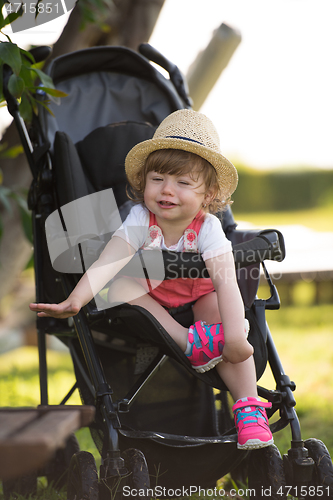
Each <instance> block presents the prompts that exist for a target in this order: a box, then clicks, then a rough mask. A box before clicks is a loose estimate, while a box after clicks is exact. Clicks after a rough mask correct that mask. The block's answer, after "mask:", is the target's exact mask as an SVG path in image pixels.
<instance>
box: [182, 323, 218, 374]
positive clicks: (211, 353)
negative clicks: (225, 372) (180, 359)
mask: <svg viewBox="0 0 333 500" xmlns="http://www.w3.org/2000/svg"><path fill="white" fill-rule="evenodd" d="M223 346H224V333H223V327H222V324H221V323H217V324H215V325H206V324H205V323H204V322H203V321H196V322H195V323H194V325H192V326H190V328H189V331H188V345H187V349H186V352H185V354H186V356H187V358H188V359H189V361H190V362H191V364H192V368H194V370H196V371H197V372H199V373H204V372H207V371H208V370H211V369H212V368H214V366H215V365H217V364H218V363H219V362H220V361H222V350H223Z"/></svg>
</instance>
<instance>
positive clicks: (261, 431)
mask: <svg viewBox="0 0 333 500" xmlns="http://www.w3.org/2000/svg"><path fill="white" fill-rule="evenodd" d="M193 312H194V315H195V320H196V319H199V318H201V319H202V320H204V321H206V323H207V324H211V323H212V322H213V321H214V323H215V322H216V323H219V322H220V321H221V318H220V315H219V310H218V304H217V295H216V293H215V292H212V293H210V294H207V295H205V296H204V297H201V298H200V299H199V300H198V301H197V302H196V304H195V305H194V306H193ZM216 370H217V372H218V374H219V375H220V377H221V379H222V380H223V382H224V383H225V384H226V386H227V387H228V389H229V391H230V393H231V395H232V397H233V398H234V400H235V401H236V403H235V404H234V405H233V407H232V410H233V413H234V415H235V425H236V428H237V433H238V443H237V447H238V448H240V449H255V448H262V447H265V446H269V445H270V444H273V442H274V440H273V436H272V433H271V431H270V428H269V423H268V419H267V415H266V410H265V408H267V407H270V403H262V402H261V401H260V400H259V398H258V392H257V376H256V370H255V364H254V358H253V356H251V357H250V358H248V359H247V360H245V361H243V362H242V363H235V364H232V363H226V362H224V361H222V362H221V363H218V364H217V365H216Z"/></svg>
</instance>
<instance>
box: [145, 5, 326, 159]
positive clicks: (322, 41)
mask: <svg viewBox="0 0 333 500" xmlns="http://www.w3.org/2000/svg"><path fill="white" fill-rule="evenodd" d="M332 18H333V3H332V2H331V1H330V0H319V1H314V0H304V1H299V0H278V1H275V0H270V1H267V0H252V1H251V2H249V1H248V0H224V1H221V0H208V2H205V8H203V2H202V0H182V1H181V2H178V1H177V0H167V1H166V3H165V6H164V8H163V11H162V14H161V16H160V18H159V21H158V23H157V24H156V26H155V30H154V33H153V36H152V38H151V40H150V41H151V43H152V45H154V46H156V48H157V49H159V50H160V51H161V52H162V53H164V55H165V56H166V57H168V58H169V59H171V60H172V61H174V62H175V63H176V64H177V65H178V66H179V68H180V69H181V70H182V71H183V72H184V73H186V71H187V69H188V67H189V65H190V63H191V62H192V61H193V60H194V59H195V56H196V54H197V53H198V51H199V50H202V49H203V48H204V47H205V46H206V45H207V43H208V41H209V40H210V37H211V34H212V32H213V30H214V29H216V28H217V27H218V26H219V25H220V24H221V23H222V22H224V23H226V24H228V25H230V26H231V27H234V28H236V29H237V30H239V31H240V33H241V35H242V41H241V43H240V45H239V46H238V48H237V49H236V52H235V53H234V55H233V57H232V59H231V61H230V63H229V65H228V67H227V69H226V70H225V71H224V72H223V74H222V75H221V77H220V79H219V81H218V82H217V84H216V85H215V87H214V89H213V90H212V92H211V93H210V95H209V97H208V99H207V101H206V102H205V104H204V105H203V107H202V108H201V111H202V112H204V113H205V114H207V115H208V116H209V117H210V118H211V119H212V120H213V122H214V123H215V124H216V126H217V127H218V130H219V133H220V137H221V146H222V151H223V152H224V153H225V155H226V156H227V157H229V158H230V159H231V160H234V161H241V162H244V163H246V164H249V165H251V166H253V167H271V166H282V165H286V166H290V165H311V166H320V167H331V168H332V167H333V148H332V145H331V144H332V132H333V127H332V115H333V97H332V92H333V70H332V62H331V61H332V53H333V31H332V29H331V21H332Z"/></svg>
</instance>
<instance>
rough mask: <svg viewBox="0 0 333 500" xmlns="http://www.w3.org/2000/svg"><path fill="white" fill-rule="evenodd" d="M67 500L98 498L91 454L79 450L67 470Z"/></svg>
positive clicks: (93, 460) (95, 471) (96, 476)
mask: <svg viewBox="0 0 333 500" xmlns="http://www.w3.org/2000/svg"><path fill="white" fill-rule="evenodd" d="M67 500H98V474H97V468H96V463H95V459H94V457H93V455H92V454H91V453H89V452H87V451H79V452H78V453H76V454H75V455H73V456H72V459H71V463H70V466H69V471H68V483H67Z"/></svg>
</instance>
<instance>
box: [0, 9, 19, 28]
mask: <svg viewBox="0 0 333 500" xmlns="http://www.w3.org/2000/svg"><path fill="white" fill-rule="evenodd" d="M22 15H23V7H22V5H21V7H20V8H19V9H18V11H17V12H12V13H11V14H8V16H7V17H6V19H3V20H2V19H1V21H0V23H1V29H2V28H3V27H4V26H7V25H8V24H11V23H13V22H14V21H15V19H17V18H18V17H21V16H22Z"/></svg>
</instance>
